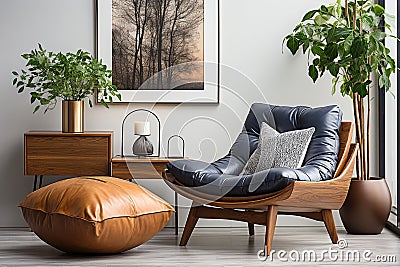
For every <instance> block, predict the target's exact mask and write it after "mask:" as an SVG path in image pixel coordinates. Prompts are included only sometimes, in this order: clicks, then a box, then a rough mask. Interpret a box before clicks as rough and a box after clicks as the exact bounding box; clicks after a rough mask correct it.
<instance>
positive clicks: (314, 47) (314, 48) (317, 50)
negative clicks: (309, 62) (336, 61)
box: [311, 45, 324, 57]
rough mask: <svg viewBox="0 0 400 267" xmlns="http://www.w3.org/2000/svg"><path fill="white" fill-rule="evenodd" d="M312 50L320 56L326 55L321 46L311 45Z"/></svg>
mask: <svg viewBox="0 0 400 267" xmlns="http://www.w3.org/2000/svg"><path fill="white" fill-rule="evenodd" d="M311 52H312V53H313V54H314V55H318V56H320V57H322V56H324V50H322V48H321V47H319V46H316V45H314V46H313V47H311Z"/></svg>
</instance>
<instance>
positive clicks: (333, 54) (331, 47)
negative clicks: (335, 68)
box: [324, 43, 338, 61]
mask: <svg viewBox="0 0 400 267" xmlns="http://www.w3.org/2000/svg"><path fill="white" fill-rule="evenodd" d="M324 52H325V55H326V56H327V57H328V59H329V60H330V61H333V60H334V59H335V58H337V56H338V47H337V44H335V43H330V44H328V45H327V46H326V47H325V51H324Z"/></svg>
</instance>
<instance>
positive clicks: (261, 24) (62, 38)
mask: <svg viewBox="0 0 400 267" xmlns="http://www.w3.org/2000/svg"><path fill="white" fill-rule="evenodd" d="M321 2H325V3H328V2H330V1H326V0H324V1H321V0H280V1H274V2H272V1H268V0H251V1H245V0H221V33H220V34H221V63H222V64H224V65H226V66H228V67H224V68H223V70H222V73H221V81H222V85H223V86H222V88H221V92H220V100H221V103H220V104H219V105H156V106H155V107H154V111H155V112H156V113H157V114H158V115H159V116H160V119H161V121H162V122H163V124H164V123H165V125H163V141H164V142H163V144H164V145H165V143H166V139H167V138H168V137H169V136H170V135H172V134H175V133H176V132H177V131H178V130H179V129H180V128H181V126H182V125H183V124H185V123H186V122H188V121H189V120H190V119H192V118H193V117H197V116H199V117H201V118H200V119H198V120H195V121H194V122H191V123H189V124H188V126H187V127H185V128H184V129H183V130H182V135H183V136H184V138H185V139H186V142H187V155H188V156H189V157H191V158H197V159H203V160H213V159H215V158H217V157H220V156H223V155H224V154H225V153H226V152H227V151H228V149H229V147H230V145H231V143H232V142H233V140H234V139H235V138H236V135H237V134H238V133H239V131H240V129H241V127H242V122H243V120H244V118H245V116H246V114H247V112H248V107H249V105H250V104H251V103H253V102H265V101H267V102H269V103H274V104H282V105H309V106H322V105H328V104H332V103H337V104H339V105H340V106H341V108H342V110H343V111H344V119H345V120H352V109H351V101H350V100H349V99H347V98H342V97H341V96H340V95H336V96H331V94H330V77H326V78H324V79H322V80H320V81H319V82H318V83H317V84H316V85H314V84H313V83H312V81H311V79H309V78H308V77H307V70H306V61H305V57H304V56H296V57H293V56H291V54H290V52H289V51H288V50H286V49H284V54H282V49H281V42H282V39H283V37H284V36H285V35H286V34H288V33H289V32H290V31H291V30H292V29H293V27H294V26H295V25H296V24H297V22H298V21H300V19H301V18H302V16H303V14H304V13H305V12H306V11H307V10H309V9H311V8H314V7H317V6H318V5H319V4H321ZM289 7H290V8H289ZM0 25H1V27H0V36H1V39H2V41H1V42H0V48H1V49H0V59H1V68H0V88H1V89H0V99H1V104H0V109H1V112H0V125H1V138H0V158H1V161H0V214H1V216H0V226H1V227H11V226H25V223H24V221H23V218H22V216H21V213H20V211H19V210H18V208H17V205H18V203H19V201H21V200H22V199H23V198H24V197H25V195H27V194H28V193H29V192H30V191H31V188H32V177H25V176H24V175H23V133H24V132H25V131H28V130H59V129H60V128H61V123H60V118H61V115H60V106H59V105H58V106H57V107H56V108H55V110H53V111H51V112H49V113H48V114H46V115H43V114H42V113H37V114H35V115H33V114H32V110H33V106H31V105H30V104H29V95H28V94H23V95H18V94H17V92H16V90H15V88H13V87H12V86H11V82H12V75H11V71H12V70H14V69H20V68H22V67H23V64H24V61H23V60H22V59H21V58H20V54H22V53H24V52H27V51H30V50H31V49H32V48H34V47H35V46H36V44H37V43H38V42H40V43H42V44H43V46H44V47H45V48H47V49H48V50H53V51H59V50H62V51H75V50H77V49H78V48H82V49H84V50H88V51H90V52H94V49H95V39H94V38H95V37H94V26H95V25H94V3H93V0H36V1H24V0H2V7H1V9H0ZM234 70H236V71H234ZM238 72H239V73H238ZM245 77H248V78H245ZM138 107H145V108H152V106H150V105H137V104H132V105H115V106H112V107H111V108H110V109H109V110H107V109H105V108H103V107H102V106H95V107H94V108H93V109H89V108H87V109H86V114H85V116H86V118H85V119H86V125H85V128H86V130H113V131H114V132H115V136H114V153H115V154H117V153H119V152H120V148H119V147H120V134H121V132H120V125H121V121H122V119H123V116H124V114H125V113H126V112H127V111H129V110H132V109H134V108H138ZM207 118H211V119H207ZM218 122H220V123H221V124H219V123H218ZM199 144H200V145H199ZM50 180H51V179H50ZM50 180H49V179H48V180H47V181H50ZM140 184H143V185H145V186H146V187H148V188H149V189H150V190H152V191H153V192H155V193H157V194H159V195H160V196H162V197H163V198H165V199H166V200H168V201H169V202H172V201H173V193H172V192H171V191H170V190H169V189H168V188H167V187H166V186H165V185H164V184H163V182H162V181H143V182H142V181H141V182H140ZM181 202H182V201H181ZM183 202H184V204H186V205H188V203H189V202H188V201H183ZM182 211H183V212H181V216H180V218H181V222H182V223H181V224H183V222H184V219H185V218H186V213H185V209H182ZM303 222H304V221H303V220H302V219H290V220H285V221H283V220H281V221H280V222H279V223H280V224H281V225H282V224H292V223H295V224H298V223H303ZM201 224H202V225H204V222H203V223H201ZM207 225H212V224H207ZM219 225H221V224H219ZM222 225H228V226H229V225H234V224H233V223H230V222H224V223H223V224H222ZM235 225H237V224H235ZM240 225H243V224H240Z"/></svg>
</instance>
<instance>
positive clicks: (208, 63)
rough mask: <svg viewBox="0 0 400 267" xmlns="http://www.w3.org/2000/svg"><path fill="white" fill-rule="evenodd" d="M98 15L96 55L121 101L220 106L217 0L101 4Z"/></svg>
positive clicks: (125, 0) (110, 1) (124, 0)
mask: <svg viewBox="0 0 400 267" xmlns="http://www.w3.org/2000/svg"><path fill="white" fill-rule="evenodd" d="M96 11H97V21H96V35H97V36H96V37H97V38H96V41H97V44H96V48H97V49H96V56H97V57H98V58H100V59H102V60H103V63H105V64H106V65H107V66H108V67H109V68H111V69H112V71H113V83H114V84H115V85H117V87H118V89H119V91H120V93H121V96H122V99H121V101H120V102H125V103H128V102H136V103H218V102H219V82H220V81H219V78H220V67H219V0H101V1H100V0H97V1H96ZM117 101H118V100H117Z"/></svg>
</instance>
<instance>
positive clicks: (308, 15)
mask: <svg viewBox="0 0 400 267" xmlns="http://www.w3.org/2000/svg"><path fill="white" fill-rule="evenodd" d="M317 12H318V10H311V11H308V12H307V13H306V14H305V15H304V17H303V19H302V20H301V21H302V22H303V21H306V20H309V19H311V18H312V17H314V15H315V13H317Z"/></svg>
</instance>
